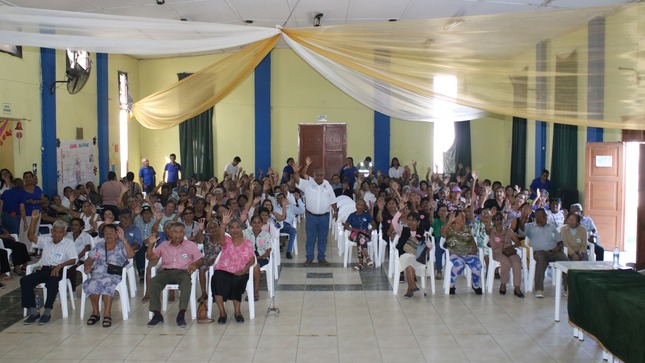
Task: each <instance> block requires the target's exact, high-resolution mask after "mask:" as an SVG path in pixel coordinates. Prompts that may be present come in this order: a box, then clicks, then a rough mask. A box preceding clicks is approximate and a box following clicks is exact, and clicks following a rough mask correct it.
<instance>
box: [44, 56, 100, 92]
mask: <svg viewBox="0 0 645 363" xmlns="http://www.w3.org/2000/svg"><path fill="white" fill-rule="evenodd" d="M66 53H67V57H66V61H65V64H66V67H67V68H66V70H65V78H66V79H65V80H64V81H56V82H54V83H52V85H51V87H50V91H51V93H52V94H54V91H55V90H56V84H57V83H67V92H69V93H70V94H75V93H78V92H79V91H80V90H81V89H83V86H85V83H87V80H88V79H89V78H90V72H91V71H92V59H91V58H90V53H89V52H86V51H84V50H71V49H68V50H67V52H66Z"/></svg>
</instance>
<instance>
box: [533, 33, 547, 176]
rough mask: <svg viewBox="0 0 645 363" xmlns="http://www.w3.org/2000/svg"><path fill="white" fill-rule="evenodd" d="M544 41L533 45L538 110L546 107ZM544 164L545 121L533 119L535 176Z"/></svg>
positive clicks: (545, 43) (545, 44) (545, 45)
mask: <svg viewBox="0 0 645 363" xmlns="http://www.w3.org/2000/svg"><path fill="white" fill-rule="evenodd" d="M546 47H547V42H546V41H544V40H543V41H540V42H538V43H537V44H536V46H535V70H536V71H537V74H538V75H537V77H536V78H535V90H536V92H535V97H536V99H535V103H536V108H537V109H538V110H544V109H546V95H547V83H546V76H544V75H543V74H545V72H546ZM545 166H546V123H545V122H543V121H537V120H536V121H535V177H537V176H539V175H540V173H541V172H542V170H543V169H544V167H545Z"/></svg>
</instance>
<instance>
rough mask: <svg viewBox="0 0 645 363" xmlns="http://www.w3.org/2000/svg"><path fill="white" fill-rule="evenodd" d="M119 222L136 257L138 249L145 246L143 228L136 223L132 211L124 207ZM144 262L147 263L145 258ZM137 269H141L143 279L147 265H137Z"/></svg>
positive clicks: (141, 278) (140, 275)
mask: <svg viewBox="0 0 645 363" xmlns="http://www.w3.org/2000/svg"><path fill="white" fill-rule="evenodd" d="M119 223H120V225H121V228H123V236H124V237H125V241H124V242H126V243H127V244H129V245H130V247H132V249H133V250H134V252H135V257H136V255H137V251H138V250H139V249H140V248H141V247H142V246H143V238H142V237H141V230H140V229H139V227H137V226H135V225H134V218H133V217H132V211H131V210H129V209H122V210H121V211H120V212H119ZM143 262H144V264H145V260H144V261H143ZM137 271H139V280H140V281H143V274H144V271H145V266H137Z"/></svg>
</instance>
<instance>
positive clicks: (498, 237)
mask: <svg viewBox="0 0 645 363" xmlns="http://www.w3.org/2000/svg"><path fill="white" fill-rule="evenodd" d="M503 223H504V214H503V213H501V212H497V213H495V215H494V216H493V225H494V228H492V229H491V230H490V233H489V237H490V238H489V240H488V245H489V246H490V248H491V249H492V250H493V259H494V260H495V261H499V263H500V264H501V265H502V267H501V272H502V276H501V281H500V285H499V294H500V295H506V283H508V280H509V274H510V271H511V268H513V272H514V273H513V286H514V287H515V292H514V293H515V296H517V297H519V298H523V297H524V294H523V293H522V289H521V286H522V260H521V259H520V256H519V255H518V254H517V252H516V251H515V247H518V246H519V245H520V239H519V238H518V237H517V235H516V234H515V233H513V231H511V229H510V228H507V227H504V225H503Z"/></svg>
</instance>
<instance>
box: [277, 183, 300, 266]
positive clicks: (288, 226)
mask: <svg viewBox="0 0 645 363" xmlns="http://www.w3.org/2000/svg"><path fill="white" fill-rule="evenodd" d="M276 200H277V203H276V204H277V205H276V206H275V208H273V209H274V211H275V212H276V213H278V214H282V208H283V207H284V208H286V209H287V217H286V218H285V220H284V221H282V228H281V229H280V232H281V233H287V234H288V235H289V244H288V245H287V254H286V256H287V259H289V260H291V259H293V256H292V255H291V252H292V251H293V243H294V242H295V240H296V234H297V233H298V231H296V228H295V227H294V225H295V219H296V215H300V214H304V213H305V203H304V202H303V201H302V200H300V201H299V203H297V202H296V201H295V199H294V202H293V203H291V201H289V199H288V198H287V197H286V196H285V195H284V193H279V194H278V195H277V196H276Z"/></svg>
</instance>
